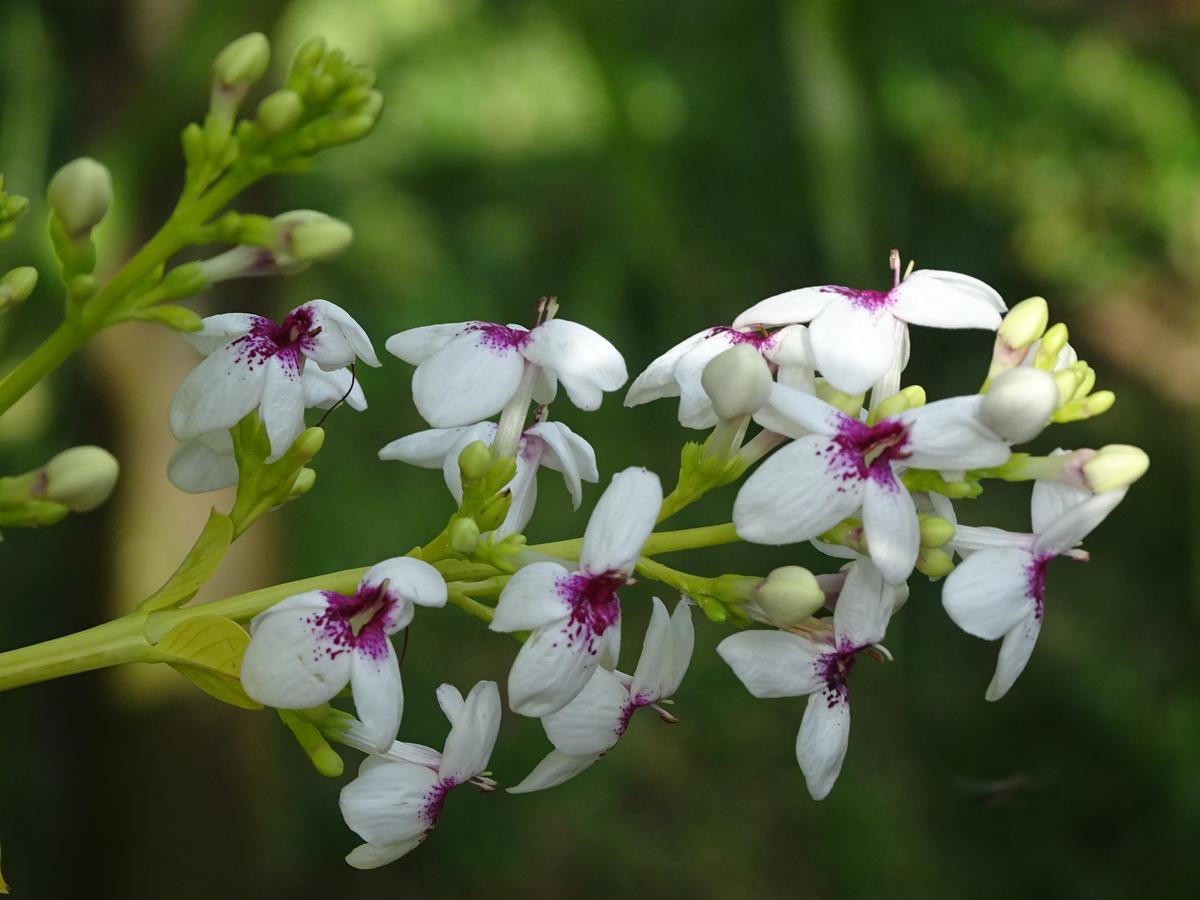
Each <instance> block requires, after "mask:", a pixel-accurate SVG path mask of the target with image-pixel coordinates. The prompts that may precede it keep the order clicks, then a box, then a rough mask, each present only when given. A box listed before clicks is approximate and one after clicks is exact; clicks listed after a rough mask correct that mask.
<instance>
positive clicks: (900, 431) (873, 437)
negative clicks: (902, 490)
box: [824, 416, 911, 487]
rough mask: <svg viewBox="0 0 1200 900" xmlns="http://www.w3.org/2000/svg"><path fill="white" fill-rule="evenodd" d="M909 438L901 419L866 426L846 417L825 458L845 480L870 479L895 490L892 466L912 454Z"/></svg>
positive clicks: (825, 452) (886, 420)
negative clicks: (893, 487) (909, 447)
mask: <svg viewBox="0 0 1200 900" xmlns="http://www.w3.org/2000/svg"><path fill="white" fill-rule="evenodd" d="M908 437H909V436H908V426H907V425H905V424H904V423H903V422H901V421H900V420H899V419H884V420H883V421H882V422H879V423H877V424H875V425H865V424H863V423H862V422H859V421H858V420H857V419H851V418H850V417H849V416H845V417H843V418H842V420H841V424H840V425H839V426H838V430H837V434H835V435H834V436H833V440H832V442H831V443H830V445H829V446H828V447H827V448H826V449H825V451H824V455H825V456H826V457H827V462H828V464H829V468H830V470H831V471H832V472H833V473H834V475H835V477H837V478H840V479H841V480H842V481H862V480H863V479H866V478H868V477H870V478H872V479H874V480H875V481H877V482H879V483H880V484H882V485H884V486H887V487H892V486H893V485H894V484H895V477H894V475H893V471H892V463H894V462H898V461H901V460H904V459H907V458H908V457H909V456H910V455H911V451H909V449H908Z"/></svg>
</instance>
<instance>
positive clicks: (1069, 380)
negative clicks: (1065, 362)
mask: <svg viewBox="0 0 1200 900" xmlns="http://www.w3.org/2000/svg"><path fill="white" fill-rule="evenodd" d="M1032 371H1034V372H1038V371H1041V370H1040V369H1033V370H1032ZM1053 379H1054V384H1055V387H1056V389H1057V391H1058V403H1057V404H1055V406H1056V407H1058V406H1062V405H1063V404H1065V403H1068V402H1069V401H1070V400H1071V398H1072V397H1074V396H1075V394H1076V393H1077V392H1078V391H1079V387H1080V385H1082V384H1083V372H1081V371H1080V370H1079V369H1078V368H1076V366H1068V367H1067V368H1065V369H1059V370H1058V371H1057V372H1055V373H1054V375H1053Z"/></svg>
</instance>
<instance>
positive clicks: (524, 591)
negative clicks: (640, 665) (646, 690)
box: [489, 468, 662, 717]
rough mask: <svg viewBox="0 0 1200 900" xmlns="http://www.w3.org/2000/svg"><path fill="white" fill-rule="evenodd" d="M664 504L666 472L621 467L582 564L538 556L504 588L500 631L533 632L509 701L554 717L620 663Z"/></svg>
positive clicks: (496, 627)
mask: <svg viewBox="0 0 1200 900" xmlns="http://www.w3.org/2000/svg"><path fill="white" fill-rule="evenodd" d="M661 506H662V485H661V484H660V483H659V480H658V476H657V475H655V474H654V473H653V472H648V471H646V470H645V469H639V468H630V469H626V470H624V471H623V472H618V473H617V474H616V475H614V476H613V479H612V482H611V483H610V484H609V486H608V488H607V489H606V490H605V491H604V494H603V495H601V497H600V501H599V502H598V503H597V504H596V508H595V510H594V511H593V512H592V516H591V518H590V519H589V520H588V524H587V529H586V530H585V531H584V533H583V543H582V547H581V549H580V552H579V568H578V569H575V570H573V571H572V570H569V569H567V568H566V567H565V566H563V565H561V564H559V563H556V562H536V563H532V564H530V565H528V566H525V567H524V568H523V569H520V570H518V571H517V573H516V574H515V575H513V576H512V578H511V579H510V580H509V582H508V584H506V585H505V586H504V590H503V591H502V592H501V593H500V601H499V603H497V604H496V611H495V615H494V617H493V619H492V623H491V625H490V626H489V627H490V628H491V629H492V630H493V631H500V632H512V631H530V632H532V633H531V634H530V635H529V638H528V639H527V640H526V641H525V643H524V644H523V645H522V646H521V650H520V652H519V653H518V654H517V658H516V661H515V662H514V663H513V667H512V670H511V671H510V672H509V675H508V703H509V706H511V707H512V709H513V711H514V712H517V713H520V714H521V715H523V716H536V717H541V716H548V715H549V714H550V713H553V712H557V711H558V710H560V709H562V708H563V707H564V706H566V705H567V704H568V703H570V702H571V701H572V700H574V699H575V697H576V696H577V695H578V694H579V692H580V691H582V690H583V688H584V686H585V685H586V684H587V683H588V681H589V680H591V677H592V674H593V673H594V672H595V671H596V669H597V668H599V667H600V665H601V664H602V663H604V664H606V665H607V666H608V667H612V666H613V665H615V664H616V661H617V657H618V655H619V653H620V644H621V601H620V598H619V597H618V596H617V591H618V590H619V589H620V588H622V587H624V586H625V585H626V584H628V583H629V580H630V576H631V575H632V574H633V569H634V566H635V565H636V564H637V561H638V557H639V556H640V555H641V552H642V545H644V544H645V543H646V539H647V538H648V537H650V532H651V531H653V530H654V520H655V519H656V518H657V516H658V511H659V508H660V507H661Z"/></svg>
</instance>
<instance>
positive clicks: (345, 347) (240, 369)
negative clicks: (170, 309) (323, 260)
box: [170, 300, 379, 459]
mask: <svg viewBox="0 0 1200 900" xmlns="http://www.w3.org/2000/svg"><path fill="white" fill-rule="evenodd" d="M185 337H186V338H187V340H188V342H189V343H191V344H192V346H193V347H195V348H196V349H197V350H199V351H200V352H201V353H203V354H205V356H206V357H207V358H206V359H205V360H204V361H203V362H201V363H200V365H198V366H196V368H195V369H193V370H192V371H191V374H189V375H188V377H187V378H186V379H184V382H183V384H181V385H180V386H179V390H177V391H176V392H175V397H174V398H173V399H172V400H171V413H170V424H171V433H172V434H174V435H175V439H176V440H178V441H181V442H187V441H193V440H197V439H199V438H201V437H203V436H206V435H212V434H214V433H217V432H222V431H227V430H228V429H230V428H232V427H233V426H234V425H236V424H237V423H238V422H239V421H241V419H242V418H243V417H244V416H245V415H246V414H247V413H249V412H250V411H251V410H255V409H257V410H258V413H259V415H260V416H261V417H262V422H263V425H264V426H265V427H266V429H267V436H268V437H269V438H270V441H271V458H273V459H274V458H278V457H279V456H281V455H282V454H283V453H284V451H286V450H287V449H288V447H289V446H291V443H292V441H294V440H295V439H296V437H297V436H298V435H299V434H300V432H301V431H303V430H304V408H305V406H306V401H307V399H309V398H310V397H311V396H312V395H314V394H315V395H319V396H323V395H324V393H325V389H324V387H322V386H318V385H314V386H313V387H312V388H311V389H310V390H311V393H310V392H309V391H306V389H305V385H304V382H303V378H302V376H303V374H304V372H305V371H307V366H306V363H307V362H308V361H309V360H311V361H312V362H314V363H316V364H317V366H319V367H320V368H321V369H323V370H324V371H326V372H332V371H335V370H338V369H344V368H346V367H347V366H349V365H350V364H351V363H352V362H354V361H355V359H361V360H362V361H363V362H365V363H367V365H370V366H378V365H379V359H378V358H377V357H376V356H375V351H374V349H373V348H372V347H371V341H370V338H368V337H367V334H366V332H365V331H363V330H362V328H361V327H360V326H359V324H358V323H357V322H355V321H354V319H352V318H351V317H350V315H349V313H347V312H346V311H345V310H344V309H342V308H341V307H340V306H337V305H335V304H333V303H330V302H329V301H328V300H311V301H309V302H308V303H305V304H304V305H302V306H298V307H296V308H295V309H293V310H292V311H291V312H290V313H288V314H287V316H286V318H284V320H283V322H282V323H280V324H276V323H275V322H273V321H271V320H270V319H265V318H263V317H262V316H254V315H250V314H248V313H229V314H227V315H220V316H209V317H208V318H207V319H205V320H204V327H203V328H202V329H201V330H200V331H198V332H195V333H194V334H188V335H185ZM343 393H344V391H343ZM306 394H308V395H309V396H306ZM210 449H211V447H210Z"/></svg>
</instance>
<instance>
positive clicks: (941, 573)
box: [917, 547, 954, 578]
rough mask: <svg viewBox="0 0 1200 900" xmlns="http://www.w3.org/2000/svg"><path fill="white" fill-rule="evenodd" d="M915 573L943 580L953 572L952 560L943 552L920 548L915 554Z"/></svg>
mask: <svg viewBox="0 0 1200 900" xmlns="http://www.w3.org/2000/svg"><path fill="white" fill-rule="evenodd" d="M917 571H918V572H920V573H921V574H922V575H924V576H925V577H927V578H945V577H946V576H947V575H949V574H950V573H951V572H953V571H954V560H953V559H951V557H950V554H949V553H947V552H946V551H945V550H941V549H939V548H937V547H922V548H921V552H920V553H919V554H917Z"/></svg>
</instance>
